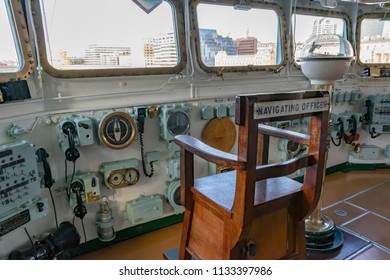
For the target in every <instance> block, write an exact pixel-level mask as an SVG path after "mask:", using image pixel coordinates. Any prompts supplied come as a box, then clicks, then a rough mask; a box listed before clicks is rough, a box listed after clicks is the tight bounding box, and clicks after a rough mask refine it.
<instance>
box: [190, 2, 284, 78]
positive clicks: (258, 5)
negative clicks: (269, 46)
mask: <svg viewBox="0 0 390 280" xmlns="http://www.w3.org/2000/svg"><path fill="white" fill-rule="evenodd" d="M200 3H202V4H211V5H221V6H234V5H235V4H237V1H232V0H221V1H213V0H195V1H193V3H192V7H191V10H192V19H193V26H194V27H193V29H195V30H197V31H196V35H195V36H194V40H195V49H196V58H197V63H198V65H199V67H200V68H201V69H202V70H203V71H205V72H207V73H217V74H220V73H222V72H224V73H225V72H252V71H277V69H279V68H280V67H281V66H285V65H286V61H287V47H286V42H287V34H286V32H285V30H286V22H285V16H284V13H283V9H282V8H281V7H280V6H279V5H278V4H276V3H268V2H267V3H264V2H262V3H260V2H251V3H250V4H249V5H250V6H251V7H252V8H255V9H267V10H272V11H275V12H276V14H277V16H278V17H279V27H280V30H279V32H280V34H279V36H278V38H277V43H279V41H280V45H279V46H277V48H278V49H279V51H280V52H281V62H280V64H276V65H250V66H247V65H246V66H212V67H210V66H207V65H205V64H204V63H203V60H202V53H201V49H200V30H199V24H198V15H197V6H198V5H199V4H200Z"/></svg>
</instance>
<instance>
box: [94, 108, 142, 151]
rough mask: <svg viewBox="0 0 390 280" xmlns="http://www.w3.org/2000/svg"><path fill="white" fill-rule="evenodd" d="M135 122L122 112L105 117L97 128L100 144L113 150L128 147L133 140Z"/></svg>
mask: <svg viewBox="0 0 390 280" xmlns="http://www.w3.org/2000/svg"><path fill="white" fill-rule="evenodd" d="M135 131H136V125H135V121H134V120H133V119H132V118H131V117H130V116H129V115H127V114H125V113H123V112H114V113H111V114H110V115H108V116H107V117H105V118H104V119H103V120H102V122H101V125H100V127H99V135H101V136H102V137H101V138H102V139H101V140H102V142H103V143H104V144H106V145H107V146H109V147H110V148H114V149H122V148H125V147H127V146H129V145H130V144H131V143H132V142H133V141H134V138H135Z"/></svg>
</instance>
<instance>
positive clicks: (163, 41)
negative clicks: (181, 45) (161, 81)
mask: <svg viewBox="0 0 390 280" xmlns="http://www.w3.org/2000/svg"><path fill="white" fill-rule="evenodd" d="M176 45H177V44H176V38H175V34H174V33H173V32H170V33H166V34H160V35H159V36H158V37H156V38H152V39H148V41H147V42H146V43H145V44H144V58H145V67H173V66H175V65H177V63H178V55H177V46H176Z"/></svg>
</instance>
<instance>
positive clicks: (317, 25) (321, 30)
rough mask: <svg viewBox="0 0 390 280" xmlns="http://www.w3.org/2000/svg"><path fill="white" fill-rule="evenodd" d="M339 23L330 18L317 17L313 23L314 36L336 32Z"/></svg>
mask: <svg viewBox="0 0 390 280" xmlns="http://www.w3.org/2000/svg"><path fill="white" fill-rule="evenodd" d="M336 31H337V24H335V23H333V24H332V22H331V20H330V19H329V18H320V19H316V20H315V21H314V24H313V31H312V33H311V35H312V36H317V35H323V34H336Z"/></svg>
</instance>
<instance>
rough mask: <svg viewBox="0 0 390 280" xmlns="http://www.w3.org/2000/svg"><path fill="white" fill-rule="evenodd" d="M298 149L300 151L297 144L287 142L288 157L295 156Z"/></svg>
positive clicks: (299, 146)
mask: <svg viewBox="0 0 390 280" xmlns="http://www.w3.org/2000/svg"><path fill="white" fill-rule="evenodd" d="M300 149H301V145H300V144H299V143H298V142H295V141H291V140H289V141H288V142H287V152H288V153H289V154H290V155H292V156H295V155H296V154H298V152H299V151H300Z"/></svg>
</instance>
